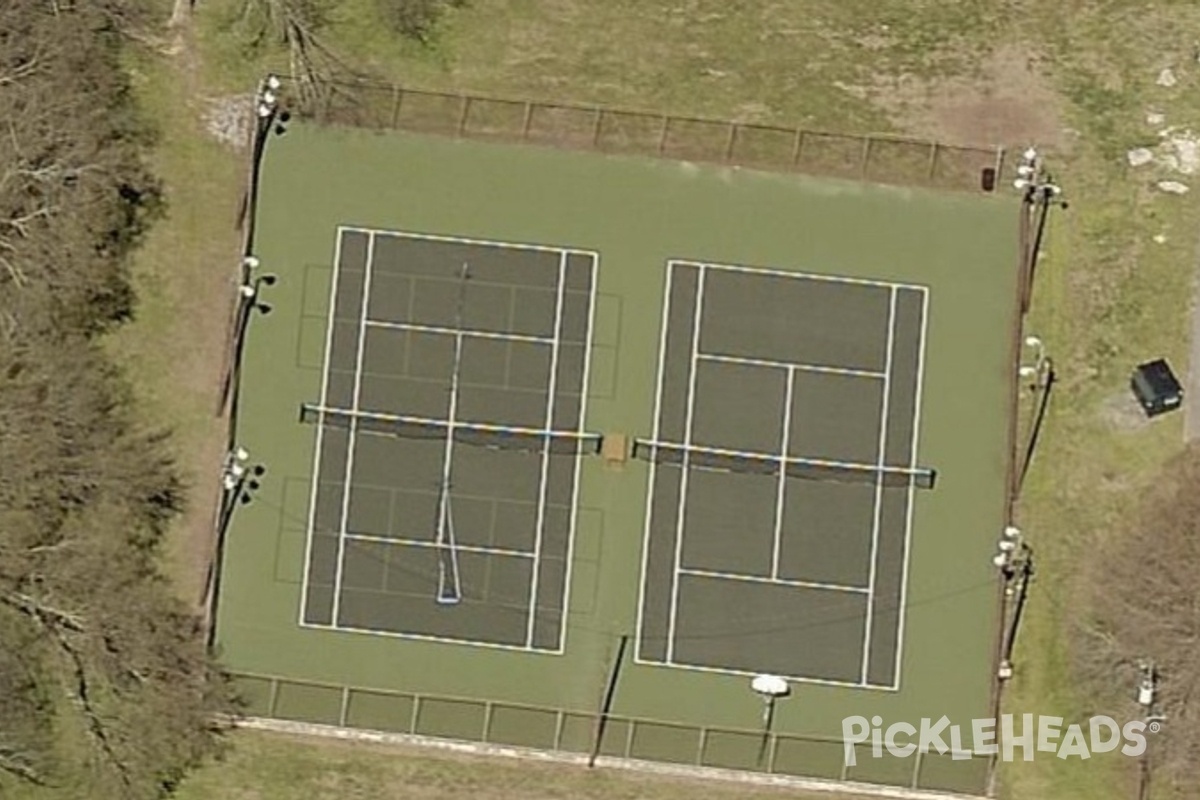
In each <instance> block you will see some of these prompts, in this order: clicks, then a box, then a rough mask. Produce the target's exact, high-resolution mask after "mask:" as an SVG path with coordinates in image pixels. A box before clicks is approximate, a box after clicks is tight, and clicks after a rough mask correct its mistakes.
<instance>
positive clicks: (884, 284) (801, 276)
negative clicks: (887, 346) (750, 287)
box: [669, 259, 925, 289]
mask: <svg viewBox="0 0 1200 800" xmlns="http://www.w3.org/2000/svg"><path fill="white" fill-rule="evenodd" d="M669 263H672V264H687V265H690V266H693V267H704V268H707V269H717V270H724V271H726V272H748V273H751V274H755V275H773V276H775V277H779V278H795V279H797V280H809V281H823V282H825V283H848V284H853V285H857V286H878V287H881V288H884V289H924V288H925V287H924V286H918V285H917V284H915V283H896V282H893V281H880V280H872V279H870V278H851V277H849V276H845V275H822V274H819V273H815V272H801V271H799V270H797V271H791V270H786V269H778V268H773V267H750V266H745V265H743V264H710V263H707V262H699V261H688V260H686V259H672V260H671V261H670V262H669Z"/></svg>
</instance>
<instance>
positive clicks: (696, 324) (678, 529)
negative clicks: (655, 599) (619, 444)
mask: <svg viewBox="0 0 1200 800" xmlns="http://www.w3.org/2000/svg"><path fill="white" fill-rule="evenodd" d="M704 281H705V274H704V267H703V266H701V267H700V275H699V278H698V282H697V284H696V295H695V298H694V299H695V303H696V308H695V309H694V311H693V313H692V340H691V343H690V344H691V357H690V360H689V368H688V398H687V412H686V413H685V415H684V423H683V425H684V427H683V443H684V446H685V447H690V446H691V444H692V423H693V419H694V417H695V412H696V374H697V373H698V372H699V370H698V369H697V367H698V366H699V362H698V359H697V358H696V353H697V352H699V349H700V317H701V315H702V313H703V310H704ZM690 459H691V455H690V452H689V451H687V450H685V451H684V452H683V463H682V464H681V469H680V475H679V507H678V509H677V510H676V518H675V564H674V566H673V567H672V568H671V605H670V616H668V618H667V660H668V661H670V660H671V659H672V658H673V657H674V655H675V627H676V617H677V616H678V614H679V570H680V567H681V566H682V562H683V515H684V511H686V510H687V490H688V462H689V460H690Z"/></svg>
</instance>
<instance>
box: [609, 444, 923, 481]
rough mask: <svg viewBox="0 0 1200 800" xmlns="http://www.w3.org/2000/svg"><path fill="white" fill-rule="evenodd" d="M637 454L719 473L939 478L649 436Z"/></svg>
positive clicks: (827, 478)
mask: <svg viewBox="0 0 1200 800" xmlns="http://www.w3.org/2000/svg"><path fill="white" fill-rule="evenodd" d="M633 457H634V458H637V459H641V460H642V461H650V462H653V463H655V464H673V465H677V466H683V465H684V464H685V463H686V465H687V466H689V467H695V468H697V469H708V470H714V471H717V472H737V473H745V474H752V475H774V476H778V475H779V474H780V471H781V470H782V471H783V472H784V474H786V475H787V477H789V478H801V479H804V480H815V481H836V482H839V483H869V484H874V483H876V482H877V481H880V480H882V481H883V485H884V486H897V487H906V486H909V485H910V484H911V485H913V486H916V487H917V488H919V489H932V488H933V485H934V483H935V482H936V480H937V471H936V470H933V469H927V468H919V467H918V468H914V469H908V468H903V467H880V466H876V465H874V464H852V463H848V462H841V461H824V460H821V459H813V458H797V457H793V456H782V455H772V454H767V453H752V452H746V451H741V450H725V449H722V448H717V447H705V446H701V445H683V444H676V443H672V442H654V441H648V440H645V439H636V440H634V443H633Z"/></svg>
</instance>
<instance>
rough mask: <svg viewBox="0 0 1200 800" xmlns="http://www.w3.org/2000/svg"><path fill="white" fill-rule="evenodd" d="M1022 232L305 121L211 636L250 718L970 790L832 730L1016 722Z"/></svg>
mask: <svg viewBox="0 0 1200 800" xmlns="http://www.w3.org/2000/svg"><path fill="white" fill-rule="evenodd" d="M1018 214H1019V198H1017V197H1015V196H1012V197H1009V196H1004V195H1003V193H1002V194H1001V196H990V195H982V194H979V195H971V194H939V193H935V192H931V191H925V190H910V189H900V188H885V187H879V186H871V185H866V184H858V183H852V182H839V181H827V180H815V179H809V178H803V177H797V176H795V175H780V174H770V173H759V172H754V171H749V170H739V169H731V168H720V167H704V166H696V165H693V164H687V163H682V162H671V161H665V160H651V159H643V158H636V157H614V156H603V155H599V154H588V153H573V152H567V151H559V150H552V149H539V148H535V147H528V146H512V145H503V144H492V143H486V142H467V141H462V140H454V139H449V138H438V137H434V136H419V135H413V134H402V133H390V134H375V133H367V132H362V131H355V130H350V129H338V128H321V127H317V126H313V125H307V124H300V123H292V124H291V126H290V128H289V130H288V132H287V133H286V134H285V135H283V136H276V137H272V139H271V141H270V142H269V144H268V146H267V149H266V155H265V158H264V163H263V170H262V177H261V192H260V198H259V206H258V209H257V228H256V241H255V254H256V255H257V256H258V257H259V259H260V260H261V264H262V266H261V269H262V270H264V271H269V272H272V273H274V274H276V275H277V276H278V281H277V282H276V283H275V284H274V285H271V286H269V287H266V288H264V290H263V296H264V299H265V300H266V301H267V302H269V303H270V304H271V305H272V307H273V310H272V313H270V314H269V315H266V316H256V317H255V318H254V319H253V320H252V321H251V323H250V328H249V332H248V338H247V342H246V348H245V355H244V359H243V370H242V382H241V392H240V397H241V401H240V408H239V414H238V434H237V439H238V443H239V444H240V445H241V446H242V447H245V448H247V449H248V450H249V451H250V452H251V453H252V455H253V458H254V460H255V461H256V462H261V463H263V464H264V465H265V466H266V468H267V473H266V475H265V476H264V479H263V485H262V487H261V489H260V490H259V491H258V492H257V493H256V494H255V495H254V497H253V500H252V501H251V502H250V503H248V504H247V505H245V506H243V507H241V508H239V509H238V511H237V512H236V515H235V517H234V520H233V523H232V526H231V529H230V531H229V535H228V540H227V544H226V547H225V556H224V563H223V565H222V567H221V568H222V581H221V587H222V591H221V598H220V603H219V606H218V608H219V615H218V620H217V642H218V646H219V648H220V653H221V656H222V658H223V660H224V662H225V663H226V665H227V666H228V667H229V668H230V669H232V670H233V671H234V672H236V673H238V674H241V675H243V676H245V677H244V678H243V682H242V685H243V687H244V688H245V690H246V693H247V698H248V700H249V702H250V708H251V710H252V711H253V712H254V713H261V714H273V715H276V716H279V717H284V718H294V719H304V720H309V721H314V722H327V723H332V724H345V725H354V726H361V727H368V728H379V729H384V730H399V731H406V732H414V733H422V734H427V735H434V736H445V737H451V738H461V739H471V740H480V739H484V738H486V739H487V740H489V741H494V742H499V743H506V744H516V745H525V746H532V747H539V748H557V749H562V750H572V751H584V752H586V751H589V750H591V749H592V748H593V746H596V747H598V748H599V750H600V752H601V753H603V754H608V755H619V756H632V757H635V758H646V759H652V760H664V761H673V762H685V763H697V764H704V765H709V766H722V767H731V768H738V769H767V770H771V771H775V772H780V773H787V774H796V775H809V776H814V777H826V778H851V779H855V780H863V781H878V782H884V783H898V784H906V785H919V786H922V787H925V788H941V789H953V790H962V791H979V790H981V789H982V786H981V781H982V780H983V775H984V765H983V764H982V763H981V760H980V759H975V760H965V761H959V760H952V759H951V758H950V757H949V756H929V757H926V758H924V759H909V760H907V761H899V760H888V759H873V758H864V757H861V756H860V757H859V759H858V766H856V767H854V768H853V769H847V768H846V767H845V766H844V764H843V754H842V750H841V745H840V742H839V737H840V732H841V721H842V719H843V718H844V717H847V716H850V715H863V716H866V717H868V718H869V717H872V716H875V715H878V716H881V717H882V718H883V719H884V720H885V721H887V722H888V723H890V722H895V721H907V722H910V723H912V724H914V725H917V724H919V723H920V720H921V719H922V718H924V717H931V718H937V717H940V716H942V715H943V714H945V715H948V716H950V717H951V719H952V720H953V721H956V722H958V721H962V722H963V723H964V724H965V722H966V720H969V719H973V718H976V717H986V716H989V715H990V714H991V709H990V707H989V698H990V692H991V686H992V677H993V674H992V673H993V667H992V658H993V654H994V644H995V642H994V633H995V630H996V622H997V615H998V613H999V609H998V607H997V605H996V600H997V591H996V576H995V573H994V570H993V568H992V566H991V563H990V559H991V555H992V552H993V549H994V547H995V542H996V539H997V536H998V534H999V532H1000V530H1001V528H1002V526H1003V521H1004V513H1005V473H1006V466H1007V462H1008V455H1009V451H1008V442H1007V432H1008V425H1009V419H1008V412H1009V407H1008V400H1009V396H1010V385H1011V381H1012V380H1013V379H1014V376H1013V375H1012V365H1011V361H1010V358H1011V344H1012V337H1013V327H1012V326H1013V324H1014V321H1015V304H1016V299H1017V268H1016V267H1017V260H1018V256H1017V252H1018V241H1017V230H1018ZM625 441H627V442H628V447H627V448H626V450H625V451H624V453H625V455H626V456H627V458H625V459H621V458H618V457H615V456H613V454H612V448H611V447H606V446H605V445H611V444H613V443H616V442H625ZM602 452H603V455H602ZM758 673H771V674H777V675H781V676H784V677H786V678H787V679H788V680H789V682H790V686H791V694H790V695H789V696H788V697H786V698H784V699H781V700H780V701H779V702H778V703H777V704H776V707H775V710H774V714H773V718H772V722H771V724H772V729H771V735H770V737H769V740H770V742H769V746H766V747H765V748H764V746H763V745H762V744H761V742H760V739H761V733H762V731H761V719H762V702H761V700H760V699H759V698H758V697H757V696H755V695H754V694H753V692H751V690H750V688H749V680H750V676H752V675H754V674H758ZM614 674H615V678H614ZM606 696H608V697H609V699H610V701H611V702H610V705H609V712H610V715H611V719H610V720H609V721H608V723H607V725H606V726H604V728H603V730H602V735H601V736H599V738H598V739H597V735H598V733H601V731H599V729H598V728H597V726H596V724H595V715H596V713H597V711H598V709H599V707H600V705H601V703H602V702H603V700H604V698H605V697H606Z"/></svg>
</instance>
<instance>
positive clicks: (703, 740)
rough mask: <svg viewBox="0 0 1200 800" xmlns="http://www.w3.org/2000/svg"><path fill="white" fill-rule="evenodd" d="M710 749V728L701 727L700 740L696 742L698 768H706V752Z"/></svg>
mask: <svg viewBox="0 0 1200 800" xmlns="http://www.w3.org/2000/svg"><path fill="white" fill-rule="evenodd" d="M707 747H708V728H707V727H706V726H703V725H702V726H700V738H699V739H697V741H696V766H697V767H702V766H704V751H705V749H707Z"/></svg>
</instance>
